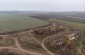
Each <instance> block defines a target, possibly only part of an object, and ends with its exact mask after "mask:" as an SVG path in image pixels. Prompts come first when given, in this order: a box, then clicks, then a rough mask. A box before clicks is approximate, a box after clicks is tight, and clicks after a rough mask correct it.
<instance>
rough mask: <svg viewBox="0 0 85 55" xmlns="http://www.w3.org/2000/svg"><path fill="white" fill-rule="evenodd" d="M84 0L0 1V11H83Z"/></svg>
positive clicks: (84, 6) (84, 8)
mask: <svg viewBox="0 0 85 55" xmlns="http://www.w3.org/2000/svg"><path fill="white" fill-rule="evenodd" d="M84 3H85V1H84V0H0V11H85V4H84Z"/></svg>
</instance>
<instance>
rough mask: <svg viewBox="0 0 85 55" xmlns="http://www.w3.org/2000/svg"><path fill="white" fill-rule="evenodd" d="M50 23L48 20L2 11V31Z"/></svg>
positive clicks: (0, 19) (0, 25) (0, 29)
mask: <svg viewBox="0 0 85 55" xmlns="http://www.w3.org/2000/svg"><path fill="white" fill-rule="evenodd" d="M44 25H48V22H46V21H43V20H39V19H35V18H32V17H28V16H24V15H17V14H8V13H7V14H5V13H0V32H8V31H13V30H21V29H28V28H35V27H39V26H44Z"/></svg>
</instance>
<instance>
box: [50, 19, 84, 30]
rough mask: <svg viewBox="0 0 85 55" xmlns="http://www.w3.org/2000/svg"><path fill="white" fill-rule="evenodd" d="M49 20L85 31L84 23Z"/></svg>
mask: <svg viewBox="0 0 85 55" xmlns="http://www.w3.org/2000/svg"><path fill="white" fill-rule="evenodd" d="M49 20H50V21H52V22H55V23H58V24H63V25H66V26H71V27H74V28H78V29H85V24H84V23H78V22H71V21H66V20H62V19H49Z"/></svg>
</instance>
